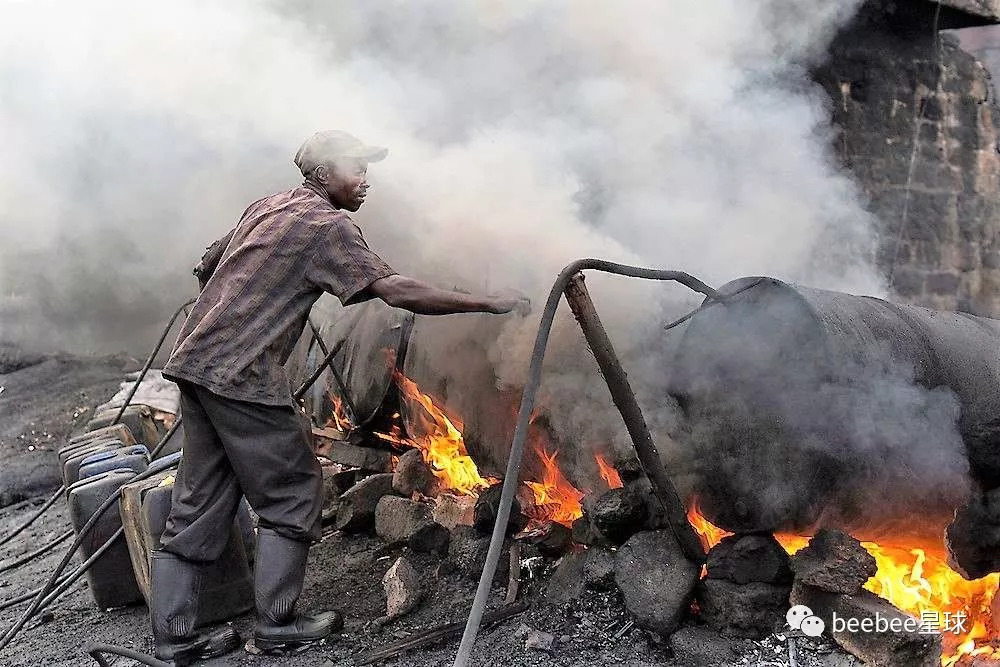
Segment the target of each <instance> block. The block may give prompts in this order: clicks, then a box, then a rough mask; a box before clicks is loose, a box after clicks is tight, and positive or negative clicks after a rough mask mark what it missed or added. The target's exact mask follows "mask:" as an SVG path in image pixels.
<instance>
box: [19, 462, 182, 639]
mask: <svg viewBox="0 0 1000 667" xmlns="http://www.w3.org/2000/svg"><path fill="white" fill-rule="evenodd" d="M176 465H177V461H171V462H167V461H164V462H162V464H161V465H152V466H150V467H149V468H148V469H146V470H144V471H143V472H141V473H139V474H138V475H136V476H135V477H133V478H132V479H130V480H129V482H130V483H131V482H138V481H141V480H143V479H146V478H148V477H152V476H153V475H156V474H159V473H161V472H163V471H165V470H169V469H170V468H172V467H174V466H176ZM121 493H122V490H121V488H118V489H117V490H116V491H115V492H114V493H112V494H111V495H110V496H108V498H107V499H106V500H105V501H104V502H103V503H101V504H100V505H99V506H98V508H97V510H96V511H95V512H94V513H93V514H92V515H91V517H90V518H89V519H88V520H87V523H85V524H84V525H83V527H82V528H80V531H79V533H78V534H77V536H76V539H75V540H73V544H71V545H70V547H69V549H68V550H67V551H66V553H65V555H64V556H63V558H62V560H61V561H60V562H59V565H57V566H56V568H55V569H54V570H53V571H52V574H51V575H50V576H49V579H48V581H46V582H45V585H43V586H42V587H41V588H40V589H39V591H38V594H37V595H36V596H35V599H34V602H32V603H31V606H30V607H28V609H27V610H26V611H25V612H24V613H23V614H22V615H21V617H20V618H19V619H18V620H17V622H16V623H14V625H12V626H11V627H10V628H8V630H7V631H6V632H5V633H4V635H3V637H0V651H3V650H4V649H5V648H7V646H9V645H10V642H11V641H12V640H13V639H14V637H15V636H16V635H17V633H18V632H20V631H21V629H22V628H23V627H24V626H25V624H26V623H27V622H28V620H29V619H30V618H31V617H32V616H34V615H35V613H36V612H37V611H38V610H39V608H40V607H41V606H42V603H43V602H44V601H45V596H47V595H48V594H49V593H50V592H51V591H52V590H53V589H54V588H55V586H56V579H57V578H58V577H59V575H60V574H62V571H63V570H65V569H66V566H67V565H68V564H69V561H70V559H71V558H72V557H73V554H74V553H75V552H76V550H77V549H78V548H79V547H80V545H81V544H83V540H84V539H85V538H86V537H87V534H88V533H90V531H91V530H92V529H93V527H94V526H95V525H96V524H97V521H98V520H99V519H100V518H101V516H102V515H103V514H104V513H105V512H106V511H107V510H108V508H110V507H111V506H112V505H113V504H114V503H115V502H117V501H118V498H119V497H121Z"/></svg>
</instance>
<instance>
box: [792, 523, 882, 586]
mask: <svg viewBox="0 0 1000 667" xmlns="http://www.w3.org/2000/svg"><path fill="white" fill-rule="evenodd" d="M791 565H792V572H794V573H795V579H796V581H801V582H802V583H804V584H808V585H810V586H815V587H816V588H820V589H823V590H825V591H829V592H831V593H845V594H848V595H850V594H852V593H857V592H858V591H860V590H861V588H862V586H864V584H865V582H866V581H868V579H870V578H871V577H873V576H874V575H875V572H876V571H877V569H878V566H877V564H876V563H875V557H874V556H872V555H871V554H870V553H868V552H867V551H866V550H865V548H864V547H863V546H861V542H859V541H857V540H856V539H854V538H853V537H851V536H850V535H847V534H846V533H842V532H840V531H839V530H828V529H823V530H821V531H819V532H818V533H816V534H815V535H814V536H813V538H812V539H811V540H809V544H808V545H807V546H806V547H805V548H804V549H800V550H799V551H798V552H797V553H796V554H795V555H794V556H792V558H791Z"/></svg>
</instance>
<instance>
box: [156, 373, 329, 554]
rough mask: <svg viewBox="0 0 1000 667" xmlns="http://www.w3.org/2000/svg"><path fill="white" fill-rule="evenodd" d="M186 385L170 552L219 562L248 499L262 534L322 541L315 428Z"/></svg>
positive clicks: (282, 412) (268, 408) (280, 411)
mask: <svg viewBox="0 0 1000 667" xmlns="http://www.w3.org/2000/svg"><path fill="white" fill-rule="evenodd" d="M178 384H179V385H180V388H181V416H182V417H183V419H184V449H183V452H184V453H183V458H182V459H181V463H180V468H179V469H178V471H177V479H176V481H175V482H174V490H173V502H172V504H171V508H170V516H169V517H168V519H167V526H166V529H165V530H164V532H163V536H162V537H161V540H160V541H161V544H162V547H163V549H165V550H166V551H169V552H171V553H174V554H176V555H178V556H180V557H182V558H186V559H188V560H195V561H211V560H215V559H216V558H218V557H219V555H220V554H221V553H222V550H223V548H224V547H225V545H226V541H227V540H228V539H229V533H230V529H229V526H232V525H233V520H234V518H235V517H236V508H237V505H238V503H239V501H240V498H241V497H242V496H244V495H245V496H246V498H247V500H248V501H249V503H250V506H251V507H252V508H253V509H254V511H255V512H256V513H257V514H258V515H259V516H260V526H261V527H263V528H270V529H271V530H273V531H275V532H276V533H278V534H280V535H283V536H285V537H289V538H291V539H294V540H299V541H303V542H314V541H316V540H318V539H319V537H320V514H321V512H322V509H323V498H322V488H323V478H322V472H321V471H320V466H319V463H318V462H317V460H316V457H315V455H314V454H313V452H312V449H311V448H310V446H309V438H310V434H309V430H308V427H307V426H306V425H305V424H304V423H303V421H302V420H301V419H300V418H299V415H298V414H297V413H296V412H295V410H294V409H292V408H291V407H282V406H272V405H262V404H259V403H249V402H246V401H237V400H233V399H230V398H225V397H223V396H219V395H218V394H214V393H212V392H211V391H209V390H208V389H205V388H204V387H201V386H199V385H196V384H192V383H190V382H180V383H178Z"/></svg>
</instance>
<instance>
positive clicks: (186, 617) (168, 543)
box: [149, 383, 242, 665]
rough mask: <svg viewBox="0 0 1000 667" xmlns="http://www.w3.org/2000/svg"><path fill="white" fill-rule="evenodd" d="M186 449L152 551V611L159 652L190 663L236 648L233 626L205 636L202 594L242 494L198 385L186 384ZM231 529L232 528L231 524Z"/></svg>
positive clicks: (183, 406) (162, 656)
mask: <svg viewBox="0 0 1000 667" xmlns="http://www.w3.org/2000/svg"><path fill="white" fill-rule="evenodd" d="M180 387H181V416H182V418H183V419H184V450H183V451H184V453H183V457H182V459H181V464H180V468H179V469H178V471H177V476H176V479H175V481H174V489H173V499H172V503H171V507H170V515H169V517H168V518H167V525H166V528H165V529H164V532H163V535H162V536H161V540H160V541H161V548H160V549H159V550H157V551H154V552H153V554H152V562H151V564H150V580H151V581H150V587H151V589H152V594H151V598H152V599H151V600H150V606H149V612H150V620H151V622H152V625H153V638H154V641H155V644H156V656H157V658H160V659H161V660H172V661H173V662H174V663H175V664H178V665H183V664H188V663H189V662H192V661H197V660H202V659H205V658H208V657H212V656H214V655H221V654H222V653H227V652H229V651H231V650H233V649H235V648H236V647H237V645H238V644H239V637H238V636H237V635H236V633H235V632H234V631H233V630H232V629H231V628H225V629H223V630H221V631H218V632H215V633H213V634H198V633H196V632H195V631H194V625H195V622H196V620H197V617H198V597H199V594H200V588H201V576H202V570H203V568H204V564H205V562H210V561H212V560H215V559H216V558H218V557H219V555H220V554H221V553H222V549H223V548H225V544H226V541H227V540H228V538H229V530H225V529H220V526H232V525H233V518H234V516H235V513H236V504H237V503H238V502H239V499H240V496H241V495H242V494H241V492H240V489H239V485H238V484H237V481H236V476H235V475H234V474H233V471H232V469H231V468H230V466H229V462H228V460H227V459H226V455H225V450H224V449H223V447H222V443H221V442H220V441H219V438H218V434H217V433H216V431H215V429H214V427H213V426H212V423H211V421H210V420H209V419H208V416H207V415H206V414H205V411H204V409H203V407H202V406H201V404H200V402H199V401H198V398H197V395H196V392H195V390H194V389H193V385H190V384H188V383H181V385H180ZM230 530H231V529H230Z"/></svg>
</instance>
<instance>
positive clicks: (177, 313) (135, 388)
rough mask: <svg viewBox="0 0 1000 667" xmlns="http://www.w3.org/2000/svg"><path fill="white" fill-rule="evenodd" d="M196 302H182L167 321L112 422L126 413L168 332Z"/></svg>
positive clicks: (116, 421) (192, 300)
mask: <svg viewBox="0 0 1000 667" xmlns="http://www.w3.org/2000/svg"><path fill="white" fill-rule="evenodd" d="M194 302H195V300H194V299H191V300H189V301H185V302H184V303H182V304H181V306H180V307H179V308H178V309H177V310H175V311H174V314H173V316H171V318H170V321H169V322H167V326H165V327H163V333H161V334H160V339H159V340H158V341H156V345H154V346H153V351H152V352H150V353H149V356H148V357H147V358H146V363H144V364H143V365H142V370H141V371H139V377H138V378H137V379H136V381H135V384H133V385H132V391H130V392H129V394H128V398H126V399H125V402H124V403H122V407H121V410H119V411H118V414H117V415H115V420H114V421H113V422H111V423H112V424H117V423H118V421H119V420H120V419H121V418H122V415H123V414H125V410H126V408H128V406H129V404H131V403H132V399H133V398H134V397H135V392H137V391H139V385H140V384H142V380H143V378H145V377H146V373H148V372H149V369H150V368H151V367H152V366H153V360H154V359H156V355H158V354H159V353H160V348H161V347H163V341H165V340H166V339H167V334H168V333H170V330H171V329H172V328H173V326H174V322H176V321H177V318H178V317H180V314H181V312H183V311H184V309H185V308H187V307H188V306H190V305H191V304H192V303H194Z"/></svg>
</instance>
